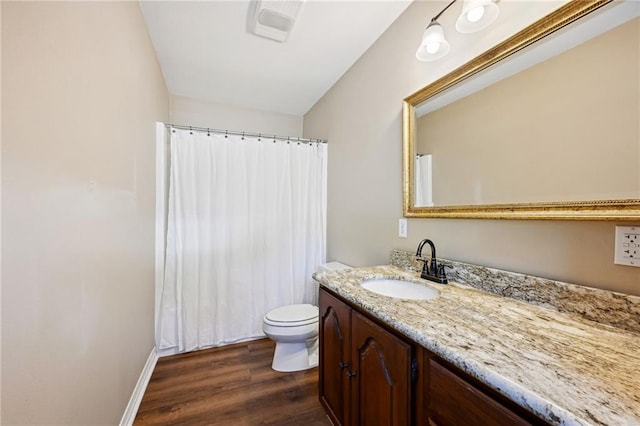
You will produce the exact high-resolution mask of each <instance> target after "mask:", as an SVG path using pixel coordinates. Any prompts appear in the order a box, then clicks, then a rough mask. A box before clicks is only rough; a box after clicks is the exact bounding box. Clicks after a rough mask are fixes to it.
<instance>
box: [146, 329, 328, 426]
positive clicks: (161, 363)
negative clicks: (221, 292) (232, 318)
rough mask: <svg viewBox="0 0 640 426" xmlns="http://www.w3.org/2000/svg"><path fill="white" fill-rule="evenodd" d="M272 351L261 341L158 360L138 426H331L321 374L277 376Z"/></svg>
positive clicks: (310, 372) (269, 344)
mask: <svg viewBox="0 0 640 426" xmlns="http://www.w3.org/2000/svg"><path fill="white" fill-rule="evenodd" d="M274 347H275V344H274V343H273V342H272V341H271V340H269V339H260V340H254V341H251V342H245V343H239V344H235V345H229V346H224V347H218V348H213V349H206V350H202V351H196V352H191V353H187V354H180V355H174V356H170V357H163V358H160V359H159V360H158V363H157V364H156V367H155V369H154V371H153V375H152V376H151V380H150V381H149V385H148V386H147V390H146V392H145V394H144V396H143V398H142V402H141V404H140V408H139V409H138V414H137V416H136V419H135V421H134V425H139V426H141V425H168V424H181V425H188V424H193V425H205V424H210V425H234V426H244V425H247V426H251V425H305V426H315V425H322V426H327V425H331V422H330V421H329V420H328V418H327V416H326V414H325V412H324V410H323V408H322V407H321V405H320V402H319V401H318V369H317V368H313V369H311V370H306V371H299V372H295V373H278V372H276V371H273V370H272V369H271V360H272V356H273V349H274Z"/></svg>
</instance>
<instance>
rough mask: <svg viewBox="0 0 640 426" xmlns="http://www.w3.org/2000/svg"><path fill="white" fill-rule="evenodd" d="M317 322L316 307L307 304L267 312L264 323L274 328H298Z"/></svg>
mask: <svg viewBox="0 0 640 426" xmlns="http://www.w3.org/2000/svg"><path fill="white" fill-rule="evenodd" d="M317 322H318V307H317V306H313V305H309V304H299V305H289V306H283V307H281V308H277V309H274V310H272V311H269V312H268V313H267V315H265V316H264V323H265V324H269V325H273V326H276V327H299V326H303V325H309V324H313V323H317Z"/></svg>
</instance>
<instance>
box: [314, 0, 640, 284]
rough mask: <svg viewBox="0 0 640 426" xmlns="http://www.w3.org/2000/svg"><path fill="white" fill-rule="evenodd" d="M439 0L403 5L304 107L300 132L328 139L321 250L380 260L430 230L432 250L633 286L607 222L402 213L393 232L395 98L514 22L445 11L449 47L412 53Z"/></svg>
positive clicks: (397, 134) (636, 278)
mask: <svg viewBox="0 0 640 426" xmlns="http://www.w3.org/2000/svg"><path fill="white" fill-rule="evenodd" d="M520 3H521V2H509V3H507V2H502V3H501V7H504V8H506V7H508V6H509V4H511V5H513V4H520ZM552 3H553V2H536V3H531V4H535V5H538V6H545V5H547V6H551V5H552ZM442 5H443V3H435V2H414V3H413V4H412V5H411V6H409V8H408V9H407V11H406V12H405V13H404V14H403V15H401V16H400V17H399V18H398V20H396V22H395V23H394V24H393V25H392V26H391V27H390V28H389V30H388V31H387V32H386V33H385V34H383V35H382V36H381V37H380V38H379V39H378V41H377V42H376V43H375V44H374V45H373V46H372V47H371V48H370V49H369V50H368V51H367V52H366V53H365V54H364V55H363V56H362V57H361V58H360V59H359V61H358V62H357V63H356V64H355V65H354V66H353V67H352V68H351V69H350V70H349V71H348V72H347V73H346V74H345V75H344V76H343V77H342V78H341V79H340V80H339V81H338V82H337V83H336V84H335V85H334V86H333V87H332V88H331V90H330V91H329V92H328V93H327V94H326V95H325V96H324V97H323V98H322V99H321V100H320V101H319V102H318V103H317V104H316V105H315V106H314V107H313V108H312V109H311V110H310V111H309V112H308V113H307V114H306V115H305V118H304V132H305V136H307V135H314V137H321V138H327V139H328V140H329V173H328V258H329V259H330V260H340V261H343V262H345V263H349V264H352V265H355V266H364V265H372V264H383V263H388V256H389V250H390V249H392V248H399V249H405V250H412V251H413V250H415V248H416V245H417V243H418V241H420V240H421V239H422V238H431V239H432V240H434V241H435V243H436V246H437V248H438V256H439V257H445V258H450V259H456V260H460V261H466V262H472V263H477V264H481V265H486V266H492V267H498V268H502V269H506V270H511V271H518V272H523V273H529V274H534V275H539V276H543V277H549V278H553V279H559V280H564V281H569V282H574V283H576V284H582V285H588V286H593V287H600V288H606V289H611V290H618V291H622V292H627V293H632V294H640V268H633V267H629V266H618V265H614V264H613V241H614V229H615V222H610V223H605V222H567V221H517V220H514V221H507V220H456V219H447V220H445V219H410V220H409V221H408V222H409V223H408V238H406V239H404V238H398V236H397V229H398V219H399V218H400V217H402V192H401V182H402V178H401V134H402V122H401V109H402V108H401V106H402V99H404V98H405V97H406V96H408V95H409V94H411V93H413V92H415V91H416V90H418V89H420V88H421V87H423V86H425V85H426V84H428V83H430V82H431V81H433V80H434V79H435V78H437V77H439V76H442V75H444V74H445V73H446V72H448V71H450V70H452V69H453V68H455V67H456V66H459V65H461V64H463V63H465V62H466V61H468V60H469V59H471V58H472V57H474V56H476V55H477V54H479V53H481V52H482V51H484V50H486V49H487V48H488V47H489V46H490V45H492V44H493V43H495V42H496V41H497V40H500V39H502V38H504V37H505V36H507V35H509V34H511V33H513V30H514V29H517V27H516V26H514V27H510V28H506V27H505V25H507V24H513V25H516V24H515V20H506V21H503V23H502V24H501V25H498V26H495V27H492V30H491V31H488V32H483V33H479V34H477V35H475V36H474V35H469V36H465V37H466V38H463V37H462V36H461V35H459V34H456V33H455V31H454V30H453V28H454V21H455V18H456V16H455V13H450V14H445V15H446V16H445V15H443V17H442V19H441V24H442V25H443V26H444V27H445V29H446V30H447V35H448V36H449V35H450V34H451V36H452V37H451V38H452V40H451V43H452V47H451V49H452V51H451V53H450V55H449V56H447V57H446V58H443V59H442V60H441V61H439V62H436V63H421V62H418V61H417V60H416V59H415V56H414V55H415V50H416V48H417V44H418V42H419V40H420V36H421V32H422V31H423V29H424V26H425V24H426V21H427V20H428V17H430V16H433V15H435V14H436V13H437V12H438V11H439V9H440V8H441V7H442ZM552 6H554V7H557V6H558V3H555V4H554V5H552ZM501 14H502V11H501ZM450 15H451V16H450ZM503 16H506V15H503ZM520 16H522V14H521V15H520ZM527 16H528V18H529V20H530V21H533V20H535V19H536V18H537V17H538V16H534V15H533V14H532V15H527ZM522 24H523V22H519V23H518V24H517V25H522ZM520 28H521V27H520ZM456 40H457V42H456V43H454V41H456ZM465 46H466V48H465Z"/></svg>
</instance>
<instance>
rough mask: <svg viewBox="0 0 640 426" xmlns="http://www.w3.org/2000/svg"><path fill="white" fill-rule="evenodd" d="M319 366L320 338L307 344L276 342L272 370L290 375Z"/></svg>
mask: <svg viewBox="0 0 640 426" xmlns="http://www.w3.org/2000/svg"><path fill="white" fill-rule="evenodd" d="M317 366H318V338H315V339H310V340H307V341H306V342H295V343H285V342H276V349H275V353H274V354H273V362H272V363H271V368H273V369H274V370H275V371H280V372H283V373H290V372H292V371H302V370H308V369H310V368H314V367H317Z"/></svg>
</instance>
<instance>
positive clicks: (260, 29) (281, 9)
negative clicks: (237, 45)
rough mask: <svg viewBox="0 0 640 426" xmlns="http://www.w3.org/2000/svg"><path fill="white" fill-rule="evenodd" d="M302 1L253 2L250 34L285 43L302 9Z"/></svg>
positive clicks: (250, 12) (264, 0)
mask: <svg viewBox="0 0 640 426" xmlns="http://www.w3.org/2000/svg"><path fill="white" fill-rule="evenodd" d="M302 3H303V2H302V1H301V0H252V1H251V2H250V3H249V13H248V16H247V27H248V30H249V32H250V33H253V34H255V35H257V36H260V37H265V38H268V39H271V40H276V41H279V42H281V43H283V42H285V41H286V40H287V38H288V37H289V34H290V33H291V30H292V29H293V26H294V25H295V23H296V17H297V16H298V14H299V13H300V9H301V8H302Z"/></svg>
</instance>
